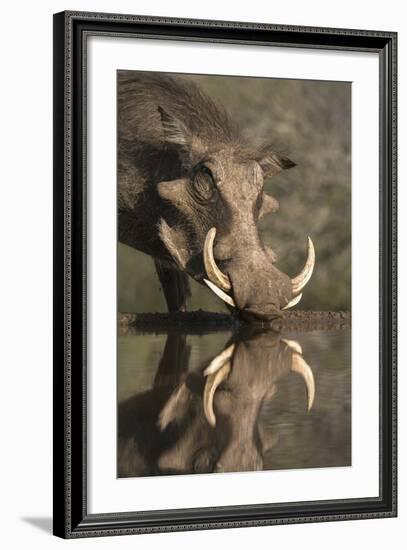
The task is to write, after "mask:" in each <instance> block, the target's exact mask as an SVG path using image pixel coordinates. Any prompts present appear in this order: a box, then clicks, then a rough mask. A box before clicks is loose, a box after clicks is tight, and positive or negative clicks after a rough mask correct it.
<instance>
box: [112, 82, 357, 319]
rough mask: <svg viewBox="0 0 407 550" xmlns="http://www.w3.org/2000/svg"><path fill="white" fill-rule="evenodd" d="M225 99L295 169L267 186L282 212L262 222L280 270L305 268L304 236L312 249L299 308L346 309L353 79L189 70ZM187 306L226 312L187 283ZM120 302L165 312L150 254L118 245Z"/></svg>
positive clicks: (129, 308)
mask: <svg viewBox="0 0 407 550" xmlns="http://www.w3.org/2000/svg"><path fill="white" fill-rule="evenodd" d="M188 77H189V78H191V79H192V80H194V81H195V82H196V83H197V84H198V85H199V86H201V88H202V89H203V90H204V91H205V92H206V93H207V94H208V95H210V97H212V98H213V99H214V100H215V101H218V102H219V103H220V104H222V105H223V106H224V107H225V108H226V110H227V111H228V113H229V114H230V116H231V118H232V119H233V120H235V121H236V122H237V123H238V124H239V125H240V126H241V127H242V128H243V129H246V130H245V133H246V134H247V135H248V136H249V139H252V140H253V141H254V142H257V141H258V140H265V141H267V142H269V143H271V144H273V145H274V148H275V150H276V151H277V152H280V153H283V154H286V155H287V156H289V158H291V159H292V160H293V161H294V162H295V163H296V164H297V166H296V167H294V168H292V169H290V170H288V171H285V172H282V173H280V174H278V175H277V176H274V177H273V178H272V179H269V180H268V181H267V182H266V184H265V189H266V191H267V192H268V193H269V194H270V195H272V196H274V197H275V198H276V199H278V201H279V203H280V209H279V210H278V211H277V212H276V213H274V214H270V215H269V216H266V217H265V218H264V219H263V220H262V222H261V224H260V232H261V235H262V238H263V241H264V243H265V244H267V245H269V246H271V247H272V248H273V250H274V251H275V252H276V253H277V256H278V260H277V264H276V265H277V267H279V269H281V270H282V271H284V272H285V273H287V274H289V275H291V276H294V275H296V274H297V273H298V271H299V270H300V269H301V268H302V266H303V264H304V260H305V255H306V242H307V235H310V236H311V237H312V240H313V242H314V245H315V249H316V257H317V260H316V267H315V271H314V275H313V277H312V279H311V281H310V283H309V284H308V285H307V288H306V291H305V292H304V295H303V298H302V301H301V303H300V305H299V306H297V307H299V308H301V309H314V310H337V309H346V310H350V307H351V84H350V83H347V82H323V81H307V80H284V79H269V78H247V77H246V78H244V77H222V76H200V75H194V76H192V75H188ZM191 290H192V296H191V299H190V302H189V305H188V307H189V309H198V308H202V309H206V310H209V311H225V309H226V308H225V307H224V306H223V304H222V303H221V302H220V300H218V299H217V298H216V297H215V296H214V295H213V294H212V293H211V292H210V291H209V290H208V289H206V288H204V287H201V286H200V285H198V284H197V283H195V282H194V281H192V280H191ZM118 307H119V311H122V312H143V311H166V305H165V300H164V296H163V293H162V291H161V288H160V285H159V281H158V277H157V276H156V274H155V268H154V263H153V260H152V258H150V257H149V256H146V255H145V254H143V253H141V252H138V251H135V250H132V249H131V248H129V247H127V246H125V245H122V244H119V247H118Z"/></svg>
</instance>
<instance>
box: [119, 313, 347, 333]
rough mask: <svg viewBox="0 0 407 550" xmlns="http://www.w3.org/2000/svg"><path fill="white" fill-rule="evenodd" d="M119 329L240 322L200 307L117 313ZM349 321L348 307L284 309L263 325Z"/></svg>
mask: <svg viewBox="0 0 407 550" xmlns="http://www.w3.org/2000/svg"><path fill="white" fill-rule="evenodd" d="M118 321H119V330H120V332H121V333H122V334H124V333H126V332H133V331H137V332H146V333H151V332H153V333H160V332H168V331H169V330H171V329H174V330H177V331H178V332H185V333H186V334H206V333H208V332H218V331H221V330H225V331H229V330H232V331H233V330H238V329H239V328H240V327H241V326H243V325H242V323H241V322H240V321H239V320H238V319H237V318H236V317H233V316H232V315H228V314H226V313H215V312H208V311H203V310H198V311H182V312H177V313H119V315H118ZM350 325H351V314H350V312H347V311H301V310H296V311H287V312H285V313H284V316H283V317H281V318H280V319H276V320H274V321H273V322H272V323H271V324H268V325H267V326H266V325H263V326H264V328H271V329H274V330H289V331H297V330H298V331H301V332H304V331H313V330H338V329H341V328H347V327H350Z"/></svg>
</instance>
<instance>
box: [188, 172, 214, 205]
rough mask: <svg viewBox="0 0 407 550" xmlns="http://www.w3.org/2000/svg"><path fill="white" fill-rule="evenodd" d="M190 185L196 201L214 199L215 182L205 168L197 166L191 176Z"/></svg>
mask: <svg viewBox="0 0 407 550" xmlns="http://www.w3.org/2000/svg"><path fill="white" fill-rule="evenodd" d="M192 185H193V189H194V195H195V197H196V199H197V200H198V201H212V200H214V198H215V197H216V194H217V190H216V185H215V180H214V177H213V175H212V172H211V170H210V169H209V168H208V167H207V166H199V168H198V169H197V170H196V172H195V174H194V176H193V179H192Z"/></svg>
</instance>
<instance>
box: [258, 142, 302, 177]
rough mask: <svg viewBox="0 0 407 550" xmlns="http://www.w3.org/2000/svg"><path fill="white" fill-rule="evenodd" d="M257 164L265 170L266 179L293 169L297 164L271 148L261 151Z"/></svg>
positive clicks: (264, 148)
mask: <svg viewBox="0 0 407 550" xmlns="http://www.w3.org/2000/svg"><path fill="white" fill-rule="evenodd" d="M257 162H258V163H259V164H260V166H261V169H262V170H263V174H264V177H267V176H274V175H275V174H278V173H279V172H281V171H282V170H287V169H288V168H293V167H294V166H295V165H296V164H295V162H293V161H292V160H290V159H289V158H287V157H285V156H283V155H278V154H277V153H274V152H273V151H271V150H270V148H269V147H263V148H262V149H261V150H260V153H259V156H258V158H257Z"/></svg>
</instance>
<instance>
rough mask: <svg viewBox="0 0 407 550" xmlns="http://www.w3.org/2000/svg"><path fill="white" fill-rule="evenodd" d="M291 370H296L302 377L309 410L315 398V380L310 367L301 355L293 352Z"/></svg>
mask: <svg viewBox="0 0 407 550" xmlns="http://www.w3.org/2000/svg"><path fill="white" fill-rule="evenodd" d="M291 370H292V371H293V372H297V373H298V374H300V375H301V376H302V377H303V378H304V382H305V385H306V387H307V394H308V411H310V410H311V409H312V405H313V404H314V398H315V380H314V375H313V373H312V370H311V367H310V366H309V365H308V363H306V362H305V361H304V359H303V357H302V355H300V354H298V353H293V362H292V365H291Z"/></svg>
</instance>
